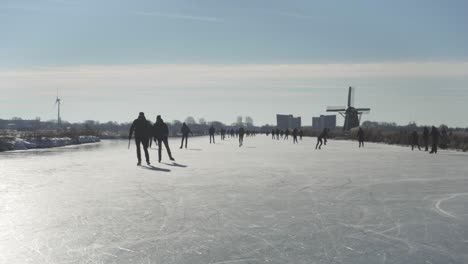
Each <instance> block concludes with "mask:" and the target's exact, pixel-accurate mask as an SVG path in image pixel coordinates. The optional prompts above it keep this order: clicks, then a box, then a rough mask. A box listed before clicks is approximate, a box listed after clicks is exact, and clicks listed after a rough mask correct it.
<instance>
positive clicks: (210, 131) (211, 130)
mask: <svg viewBox="0 0 468 264" xmlns="http://www.w3.org/2000/svg"><path fill="white" fill-rule="evenodd" d="M215 131H216V130H215V128H214V127H210V129H209V130H208V133H210V135H214V133H215Z"/></svg>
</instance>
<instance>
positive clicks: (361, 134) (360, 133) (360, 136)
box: [357, 127, 364, 147]
mask: <svg viewBox="0 0 468 264" xmlns="http://www.w3.org/2000/svg"><path fill="white" fill-rule="evenodd" d="M357 137H358V141H359V147H364V130H362V127H360V128H359V130H358V132H357Z"/></svg>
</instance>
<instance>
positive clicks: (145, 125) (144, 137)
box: [128, 112, 190, 166]
mask: <svg viewBox="0 0 468 264" xmlns="http://www.w3.org/2000/svg"><path fill="white" fill-rule="evenodd" d="M134 133H135V144H136V148H137V158H138V163H137V165H138V166H140V165H141V145H142V146H143V150H144V152H145V159H146V164H148V165H151V163H150V157H149V152H148V148H149V147H150V146H151V144H152V142H153V140H154V142H155V143H156V144H157V145H158V146H159V148H158V156H159V162H161V156H162V153H161V151H162V144H163V143H164V146H165V147H166V150H167V155H168V156H169V159H170V160H172V161H175V159H174V157H172V153H171V149H170V147H169V141H168V138H169V127H168V126H167V124H166V123H164V120H163V119H162V118H161V116H160V115H158V116H157V117H156V123H154V124H152V123H151V122H150V121H149V120H147V119H146V117H145V114H144V113H143V112H140V114H139V115H138V118H137V119H135V120H134V121H133V123H132V126H131V127H130V133H129V135H128V140H129V142H128V143H129V145H128V147H129V148H130V140H131V139H132V135H133V134H134ZM188 133H190V129H189V132H188ZM188 133H187V135H188ZM182 134H184V133H182ZM183 139H184V137H182V141H183Z"/></svg>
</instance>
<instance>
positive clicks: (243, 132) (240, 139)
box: [238, 127, 245, 147]
mask: <svg viewBox="0 0 468 264" xmlns="http://www.w3.org/2000/svg"><path fill="white" fill-rule="evenodd" d="M238 131H239V147H242V145H244V134H245V130H244V128H243V127H241V128H239V130H238Z"/></svg>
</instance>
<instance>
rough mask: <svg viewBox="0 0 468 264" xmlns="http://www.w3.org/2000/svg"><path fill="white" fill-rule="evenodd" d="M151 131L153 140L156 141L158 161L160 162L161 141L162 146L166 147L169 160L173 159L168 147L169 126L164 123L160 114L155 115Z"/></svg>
mask: <svg viewBox="0 0 468 264" xmlns="http://www.w3.org/2000/svg"><path fill="white" fill-rule="evenodd" d="M153 132H154V141H156V142H158V157H159V162H161V149H162V143H164V146H165V147H166V151H167V155H168V156H169V159H170V160H174V158H173V157H172V154H171V148H169V142H168V137H169V128H168V127H167V125H166V123H164V120H163V119H162V118H161V116H160V115H158V116H157V117H156V123H154V125H153Z"/></svg>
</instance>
